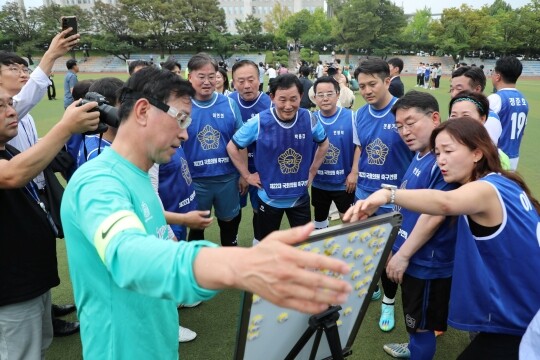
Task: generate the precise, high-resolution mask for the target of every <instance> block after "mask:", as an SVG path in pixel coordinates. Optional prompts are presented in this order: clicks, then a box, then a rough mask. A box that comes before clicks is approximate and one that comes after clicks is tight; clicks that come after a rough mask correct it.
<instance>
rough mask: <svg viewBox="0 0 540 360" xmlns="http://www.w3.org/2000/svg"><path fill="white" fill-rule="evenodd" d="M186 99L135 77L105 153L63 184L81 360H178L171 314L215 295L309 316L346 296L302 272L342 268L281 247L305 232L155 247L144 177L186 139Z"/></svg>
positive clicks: (172, 86) (173, 81)
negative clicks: (231, 294)
mask: <svg viewBox="0 0 540 360" xmlns="http://www.w3.org/2000/svg"><path fill="white" fill-rule="evenodd" d="M194 95H195V94H194V90H193V88H192V86H191V85H190V83H189V82H187V81H185V80H182V79H180V78H179V77H178V76H177V75H175V74H173V73H171V72H170V71H164V70H158V69H155V68H150V67H149V68H146V69H143V70H141V71H139V72H137V73H136V74H134V75H133V76H132V77H131V78H130V79H129V80H128V81H127V83H126V84H125V86H124V87H123V88H122V91H121V94H120V97H119V99H120V110H119V117H120V126H119V128H118V133H117V135H116V138H115V141H114V143H113V144H112V145H111V146H110V147H108V148H106V149H105V150H104V151H103V153H102V154H101V155H100V156H99V157H97V158H96V159H94V160H92V161H91V162H89V163H88V164H87V165H85V166H83V167H81V168H80V169H79V170H78V171H77V172H75V174H74V175H73V177H72V178H71V180H70V182H69V183H68V186H67V188H66V192H65V193H64V197H63V199H62V221H63V224H64V231H65V233H66V244H67V252H68V261H69V268H70V275H71V279H72V283H73V290H74V294H75V302H76V304H77V309H78V311H79V318H80V321H81V328H82V331H81V341H82V349H83V358H85V359H90V360H91V359H118V358H126V359H128V358H134V359H147V358H156V354H159V358H160V359H178V311H177V308H176V306H177V304H178V303H194V302H196V301H200V300H207V299H210V298H211V297H213V296H214V295H215V294H216V289H221V288H239V289H244V290H248V291H250V292H252V293H256V294H259V295H261V297H263V298H266V299H267V300H269V301H271V302H273V303H275V304H277V305H280V306H285V307H291V308H294V309H297V310H302V311H304V312H308V313H319V312H321V311H322V310H324V309H326V308H327V307H328V305H327V304H337V303H343V302H344V301H346V296H347V294H348V292H350V290H351V288H350V286H349V285H348V283H346V282H344V281H343V280H339V279H336V278H331V277H328V276H325V275H323V274H322V273H320V272H312V271H308V270H306V269H317V270H319V269H328V270H330V271H332V272H333V273H346V272H347V271H348V267H347V265H346V264H345V263H344V262H342V261H339V260H335V259H330V258H328V257H326V256H321V255H315V254H313V253H306V252H303V251H301V250H298V249H295V248H292V247H290V246H287V244H295V243H298V242H301V241H305V239H306V238H307V236H308V234H309V232H310V231H311V230H313V226H312V225H306V226H304V227H300V228H296V229H291V230H288V231H283V232H276V233H274V234H272V235H271V236H269V238H268V239H266V240H265V241H264V242H263V243H262V244H260V245H259V246H255V247H252V248H240V247H221V248H217V247H216V245H215V244H214V243H211V242H208V241H191V242H186V241H180V242H173V241H166V240H165V239H166V238H167V226H166V222H165V217H164V216H163V215H162V214H163V211H162V208H161V204H160V202H159V200H158V198H157V197H156V195H155V193H154V190H153V188H152V184H151V181H150V179H149V176H148V174H147V172H148V170H149V169H150V167H152V165H153V164H154V163H158V164H163V163H166V162H168V161H169V160H170V159H171V157H172V156H173V155H174V153H175V151H176V149H177V148H178V147H179V146H180V143H181V142H182V141H184V140H187V137H188V132H187V131H186V127H187V125H188V124H189V120H188V116H187V115H189V114H190V113H191V106H192V102H191V96H194ZM236 204H238V201H237V202H236ZM261 279H264V280H261Z"/></svg>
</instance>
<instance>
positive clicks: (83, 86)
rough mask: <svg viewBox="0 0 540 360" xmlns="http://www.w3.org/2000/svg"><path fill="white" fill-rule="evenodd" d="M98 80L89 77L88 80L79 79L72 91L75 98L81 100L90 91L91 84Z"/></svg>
mask: <svg viewBox="0 0 540 360" xmlns="http://www.w3.org/2000/svg"><path fill="white" fill-rule="evenodd" d="M95 81H96V80H93V79H87V80H81V81H78V82H77V83H76V84H75V86H73V90H72V91H71V96H73V99H74V100H80V99H82V98H84V97H85V96H86V93H87V92H88V91H89V90H88V89H90V86H92V84H93V83H94V82H95Z"/></svg>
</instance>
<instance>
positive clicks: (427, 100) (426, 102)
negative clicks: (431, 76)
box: [391, 90, 439, 116]
mask: <svg viewBox="0 0 540 360" xmlns="http://www.w3.org/2000/svg"><path fill="white" fill-rule="evenodd" d="M400 109H403V110H408V109H418V110H420V112H423V113H428V112H430V111H432V112H435V111H436V112H439V103H438V102H437V99H436V98H435V97H434V96H433V95H431V94H429V93H427V92H423V91H416V90H411V91H409V92H408V93H406V94H405V95H403V96H402V97H400V98H399V99H398V101H396V103H395V104H394V105H393V106H392V110H391V111H392V114H394V116H395V115H396V112H397V111H398V110H400Z"/></svg>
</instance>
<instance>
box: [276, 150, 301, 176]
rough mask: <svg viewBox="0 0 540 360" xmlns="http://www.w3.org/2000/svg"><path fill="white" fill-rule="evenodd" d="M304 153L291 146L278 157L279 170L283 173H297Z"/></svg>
mask: <svg viewBox="0 0 540 360" xmlns="http://www.w3.org/2000/svg"><path fill="white" fill-rule="evenodd" d="M301 162H302V155H300V154H299V153H297V152H296V151H294V150H293V149H291V148H289V149H287V150H285V152H283V154H281V155H279V157H278V164H279V170H281V173H282V174H295V173H297V172H298V170H299V169H300V163H301Z"/></svg>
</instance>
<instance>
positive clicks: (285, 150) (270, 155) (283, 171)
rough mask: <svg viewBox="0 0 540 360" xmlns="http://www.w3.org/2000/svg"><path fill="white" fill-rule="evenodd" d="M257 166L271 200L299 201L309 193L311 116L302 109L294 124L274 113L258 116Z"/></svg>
mask: <svg viewBox="0 0 540 360" xmlns="http://www.w3.org/2000/svg"><path fill="white" fill-rule="evenodd" d="M259 119H260V120H259V126H260V129H259V136H258V138H257V148H256V149H255V166H256V167H257V169H258V171H259V176H260V179H261V183H262V185H263V187H264V190H265V191H266V194H268V196H269V197H270V198H274V199H284V198H294V197H300V196H302V195H304V194H305V193H306V192H307V182H308V177H309V168H310V166H311V163H312V160H313V156H312V144H313V135H312V132H311V126H312V123H311V113H310V112H309V111H308V110H305V109H299V110H298V113H297V114H296V118H295V119H294V120H293V121H291V122H281V121H279V120H278V119H277V118H276V117H275V116H274V113H273V111H272V110H265V111H263V112H261V113H259Z"/></svg>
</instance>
